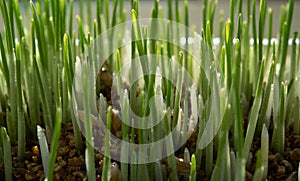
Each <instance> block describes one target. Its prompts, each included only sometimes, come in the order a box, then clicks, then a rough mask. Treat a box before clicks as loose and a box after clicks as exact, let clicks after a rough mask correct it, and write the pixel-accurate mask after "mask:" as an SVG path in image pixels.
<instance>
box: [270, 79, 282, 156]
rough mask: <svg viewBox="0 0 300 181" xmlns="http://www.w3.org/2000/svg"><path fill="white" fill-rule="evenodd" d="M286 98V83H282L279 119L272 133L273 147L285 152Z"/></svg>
mask: <svg viewBox="0 0 300 181" xmlns="http://www.w3.org/2000/svg"><path fill="white" fill-rule="evenodd" d="M285 100H286V85H285V84H284V83H282V84H281V90H280V107H279V113H278V119H277V122H276V126H275V128H274V131H273V135H272V143H271V146H272V149H273V150H274V151H276V152H279V153H281V154H283V152H284V148H285V147H284V146H285V141H284V139H285V122H284V119H285V116H284V115H285Z"/></svg>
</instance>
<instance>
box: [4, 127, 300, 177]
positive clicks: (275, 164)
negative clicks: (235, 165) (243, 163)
mask: <svg viewBox="0 0 300 181" xmlns="http://www.w3.org/2000/svg"><path fill="white" fill-rule="evenodd" d="M290 133H291V129H288V130H287V131H286V147H285V152H284V154H283V155H282V154H279V153H273V152H272V151H269V168H268V180H286V181H296V180H297V176H298V173H297V170H298V164H299V162H300V136H299V135H293V134H290ZM196 139H197V133H196V132H194V133H193V134H192V136H191V137H190V139H189V140H188V141H187V143H186V145H185V147H187V148H188V149H189V150H190V152H191V153H193V152H194V150H195V143H196ZM259 148H260V139H259V138H256V137H255V138H254V140H253V144H252V148H251V152H252V153H253V155H254V156H253V159H252V163H251V164H250V165H249V166H248V167H247V172H246V180H252V176H253V175H254V172H255V163H256V158H255V153H256V151H257V150H258V149H259ZM26 150H27V151H26V158H25V161H23V162H19V161H18V160H17V146H14V147H13V149H12V152H13V153H12V154H13V178H14V180H43V179H44V177H45V174H44V171H43V166H42V158H41V155H40V151H39V147H38V142H36V141H33V140H27V149H26ZM182 150H183V149H182ZM182 155H183V154H182V152H180V151H177V152H176V156H177V159H176V166H177V170H178V175H179V176H180V179H181V180H187V179H188V175H189V170H190V165H189V163H186V162H183V161H182V159H180V157H182ZM84 157H85V156H84V152H81V151H78V150H77V149H76V148H75V140H74V135H73V128H72V124H70V123H68V124H64V125H63V126H62V132H61V136H60V140H59V147H58V151H57V159H56V165H55V172H54V180H87V175H86V167H85V158H84ZM203 159H205V157H204V158H203ZM161 163H162V164H163V165H165V167H166V168H167V173H168V172H169V171H170V169H169V167H168V164H167V161H166V159H164V160H162V161H161ZM95 166H96V173H97V180H100V179H101V173H102V169H103V155H102V154H100V153H98V152H97V151H95ZM111 169H112V170H113V175H112V180H121V179H120V169H122V168H120V164H119V163H118V162H114V161H112V164H111ZM197 179H198V180H209V178H208V176H206V175H205V170H204V166H203V165H198V166H197ZM0 180H4V165H3V164H2V165H0Z"/></svg>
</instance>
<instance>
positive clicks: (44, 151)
mask: <svg viewBox="0 0 300 181" xmlns="http://www.w3.org/2000/svg"><path fill="white" fill-rule="evenodd" d="M37 137H38V141H39V146H40V150H41V157H42V164H43V169H44V173H45V175H48V170H49V162H50V161H49V160H50V155H49V149H48V143H47V139H46V136H45V133H44V131H43V130H42V128H41V127H40V126H39V125H38V126H37Z"/></svg>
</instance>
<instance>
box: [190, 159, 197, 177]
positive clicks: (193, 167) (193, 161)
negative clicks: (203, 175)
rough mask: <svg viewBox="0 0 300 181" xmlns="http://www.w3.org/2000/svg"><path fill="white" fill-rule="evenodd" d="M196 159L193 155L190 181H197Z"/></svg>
mask: <svg viewBox="0 0 300 181" xmlns="http://www.w3.org/2000/svg"><path fill="white" fill-rule="evenodd" d="M196 165H197V164H196V157H195V155H194V154H193V155H192V165H191V170H190V177H189V180H190V181H196Z"/></svg>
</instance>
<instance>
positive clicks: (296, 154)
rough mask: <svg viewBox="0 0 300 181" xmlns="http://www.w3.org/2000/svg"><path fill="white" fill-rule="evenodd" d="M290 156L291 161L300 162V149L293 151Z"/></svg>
mask: <svg viewBox="0 0 300 181" xmlns="http://www.w3.org/2000/svg"><path fill="white" fill-rule="evenodd" d="M291 156H292V159H293V160H295V161H297V162H300V148H295V149H293V151H292V155H291Z"/></svg>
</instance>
